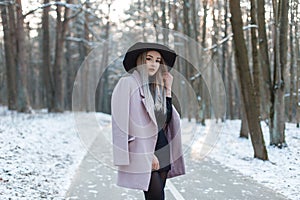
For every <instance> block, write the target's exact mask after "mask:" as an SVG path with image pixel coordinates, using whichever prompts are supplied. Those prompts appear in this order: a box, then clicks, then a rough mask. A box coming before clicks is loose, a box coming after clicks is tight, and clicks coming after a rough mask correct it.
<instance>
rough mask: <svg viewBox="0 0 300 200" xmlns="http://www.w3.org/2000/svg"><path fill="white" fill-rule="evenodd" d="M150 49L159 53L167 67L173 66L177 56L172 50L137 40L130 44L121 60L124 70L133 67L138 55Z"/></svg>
mask: <svg viewBox="0 0 300 200" xmlns="http://www.w3.org/2000/svg"><path fill="white" fill-rule="evenodd" d="M151 50H154V51H157V52H159V53H160V54H161V56H162V57H163V59H164V61H165V64H166V65H167V66H168V67H169V69H170V68H172V67H173V66H174V63H175V60H176V56H177V55H176V53H175V51H174V50H172V49H170V48H169V47H167V46H165V45H162V44H158V43H148V42H138V43H135V44H134V45H133V46H131V47H130V48H129V49H128V51H127V52H126V54H125V57H124V60H123V65H124V68H125V70H126V71H127V72H128V71H130V70H131V69H133V68H135V67H136V60H137V58H138V56H139V55H140V54H141V53H143V52H145V51H151Z"/></svg>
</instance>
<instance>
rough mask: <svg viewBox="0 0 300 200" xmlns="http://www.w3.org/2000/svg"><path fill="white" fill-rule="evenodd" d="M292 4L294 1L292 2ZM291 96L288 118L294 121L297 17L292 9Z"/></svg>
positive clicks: (290, 30)
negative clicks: (295, 30) (295, 32)
mask: <svg viewBox="0 0 300 200" xmlns="http://www.w3.org/2000/svg"><path fill="white" fill-rule="evenodd" d="M291 6H292V3H291ZM290 21H291V23H290V29H289V32H290V52H291V53H290V54H291V58H290V77H291V78H290V98H289V111H288V120H289V122H292V120H293V111H294V108H295V106H294V105H295V98H294V96H295V95H294V92H295V86H296V85H295V49H294V32H293V30H294V26H295V17H294V10H291V19H290Z"/></svg>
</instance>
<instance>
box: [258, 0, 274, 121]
mask: <svg viewBox="0 0 300 200" xmlns="http://www.w3.org/2000/svg"><path fill="white" fill-rule="evenodd" d="M257 21H258V41H259V43H258V44H259V55H260V60H259V61H260V70H261V74H262V80H263V81H262V84H263V85H262V88H263V89H262V92H261V95H262V98H261V99H263V100H264V102H266V103H262V104H261V105H262V110H263V113H262V115H263V116H262V118H264V119H265V118H269V117H267V116H270V114H269V112H270V102H271V99H270V98H271V92H272V89H271V88H272V86H271V84H272V80H271V65H270V60H269V53H268V52H269V48H268V39H267V31H266V22H265V21H266V20H265V0H258V1H257Z"/></svg>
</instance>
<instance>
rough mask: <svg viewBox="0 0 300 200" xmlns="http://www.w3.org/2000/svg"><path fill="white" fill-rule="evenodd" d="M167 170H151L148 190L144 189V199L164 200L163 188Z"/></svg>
mask: <svg viewBox="0 0 300 200" xmlns="http://www.w3.org/2000/svg"><path fill="white" fill-rule="evenodd" d="M167 174H168V171H164V172H159V171H153V172H152V173H151V179H150V184H149V188H148V191H144V195H145V199H146V200H164V199H165V192H164V188H165V185H166V180H167Z"/></svg>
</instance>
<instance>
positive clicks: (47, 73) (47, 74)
mask: <svg viewBox="0 0 300 200" xmlns="http://www.w3.org/2000/svg"><path fill="white" fill-rule="evenodd" d="M47 3H49V0H44V4H47ZM49 11H50V7H45V8H44V10H43V19H42V27H43V28H42V29H43V66H44V67H43V71H42V73H43V81H44V85H45V93H46V102H47V108H48V112H51V111H52V109H53V106H54V88H53V75H52V72H51V58H50V55H51V53H50V33H49Z"/></svg>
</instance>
